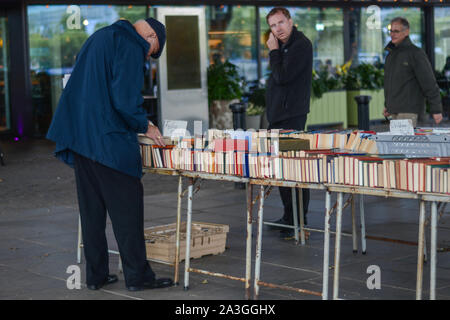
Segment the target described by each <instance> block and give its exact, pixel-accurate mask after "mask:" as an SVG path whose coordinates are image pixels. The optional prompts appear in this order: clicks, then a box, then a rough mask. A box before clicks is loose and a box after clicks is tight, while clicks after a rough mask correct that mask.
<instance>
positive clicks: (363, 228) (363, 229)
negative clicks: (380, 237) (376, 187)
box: [359, 194, 366, 254]
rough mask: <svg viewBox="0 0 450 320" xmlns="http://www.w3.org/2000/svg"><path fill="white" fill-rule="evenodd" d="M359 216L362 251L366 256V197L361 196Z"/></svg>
mask: <svg viewBox="0 0 450 320" xmlns="http://www.w3.org/2000/svg"><path fill="white" fill-rule="evenodd" d="M359 214H360V219H361V251H362V254H366V220H365V217H364V195H362V194H360V195H359Z"/></svg>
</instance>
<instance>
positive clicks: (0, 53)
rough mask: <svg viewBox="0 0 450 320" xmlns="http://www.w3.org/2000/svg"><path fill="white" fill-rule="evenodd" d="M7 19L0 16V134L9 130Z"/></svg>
mask: <svg viewBox="0 0 450 320" xmlns="http://www.w3.org/2000/svg"><path fill="white" fill-rule="evenodd" d="M7 22H8V21H7V18H6V17H1V16H0V132H2V131H6V130H9V129H10V128H11V122H10V104H9V81H8V80H9V79H8V69H9V54H8V51H9V50H8V47H9V41H8V30H7V25H8V23H7Z"/></svg>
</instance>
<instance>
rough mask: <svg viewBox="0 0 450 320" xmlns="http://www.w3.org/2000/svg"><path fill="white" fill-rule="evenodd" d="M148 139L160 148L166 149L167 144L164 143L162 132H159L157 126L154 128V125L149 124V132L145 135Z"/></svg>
mask: <svg viewBox="0 0 450 320" xmlns="http://www.w3.org/2000/svg"><path fill="white" fill-rule="evenodd" d="M145 135H146V136H147V137H149V138H150V139H152V140H153V141H155V143H156V144H157V145H159V146H163V147H165V146H166V144H165V143H164V140H163V137H162V134H161V132H160V131H159V129H158V127H157V126H154V125H152V124H150V123H149V124H148V129H147V132H146V133H145Z"/></svg>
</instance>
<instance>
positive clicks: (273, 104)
mask: <svg viewBox="0 0 450 320" xmlns="http://www.w3.org/2000/svg"><path fill="white" fill-rule="evenodd" d="M278 43H279V45H280V48H279V49H277V50H272V51H270V53H269V57H270V68H271V70H272V73H271V75H270V77H269V81H268V83H267V93H266V112H267V120H268V121H269V123H270V124H274V123H277V122H280V121H283V120H286V119H290V118H294V117H299V116H303V115H306V114H307V113H308V112H309V99H310V96H311V79H312V62H313V54H312V44H311V41H310V40H309V39H308V38H307V37H306V36H305V35H304V34H303V33H302V32H300V31H298V30H297V28H296V27H295V26H294V27H293V30H292V33H291V36H290V37H289V40H288V41H287V42H286V44H284V45H282V43H281V42H280V41H278Z"/></svg>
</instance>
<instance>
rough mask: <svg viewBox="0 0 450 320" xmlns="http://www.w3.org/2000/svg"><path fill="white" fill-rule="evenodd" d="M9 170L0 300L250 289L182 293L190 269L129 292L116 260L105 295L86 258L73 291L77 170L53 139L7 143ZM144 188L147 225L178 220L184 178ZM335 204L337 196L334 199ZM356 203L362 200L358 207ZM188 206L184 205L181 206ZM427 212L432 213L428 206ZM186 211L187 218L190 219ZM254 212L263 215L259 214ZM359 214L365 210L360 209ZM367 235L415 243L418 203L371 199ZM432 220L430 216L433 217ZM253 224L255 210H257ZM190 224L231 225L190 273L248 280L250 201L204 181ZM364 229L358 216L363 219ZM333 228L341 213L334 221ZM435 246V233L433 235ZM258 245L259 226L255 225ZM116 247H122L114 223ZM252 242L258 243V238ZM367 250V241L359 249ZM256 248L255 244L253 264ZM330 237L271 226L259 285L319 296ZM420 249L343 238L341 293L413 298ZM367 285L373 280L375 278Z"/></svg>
mask: <svg viewBox="0 0 450 320" xmlns="http://www.w3.org/2000/svg"><path fill="white" fill-rule="evenodd" d="M0 144H1V146H2V149H3V151H4V152H5V162H6V166H4V167H2V166H0V299H6V300H11V299H51V300H53V299H55V300H56V299H58V300H59V299H70V300H72V299H73V300H77V299H88V300H103V299H107V300H110V299H111V300H113V299H114V300H116V299H117V300H128V299H149V300H159V299H161V300H196V301H201V300H222V301H226V300H240V299H244V297H245V296H244V284H243V283H242V282H239V281H233V280H227V279H222V278H217V277H212V276H208V275H204V274H199V273H191V274H190V289H189V290H188V291H184V290H183V281H184V263H182V264H181V267H180V285H179V286H176V287H170V288H165V289H158V290H148V291H142V292H135V293H133V292H129V291H127V290H126V288H125V284H124V281H123V275H122V274H121V273H119V271H118V256H117V255H114V254H111V255H110V270H111V273H116V274H118V275H119V279H120V281H119V282H118V283H115V284H113V285H110V286H106V287H104V289H101V290H99V291H90V290H88V289H87V288H86V286H85V284H84V279H85V277H84V260H83V261H82V263H81V264H80V265H79V266H80V268H81V279H82V287H81V289H79V290H78V289H72V290H69V289H68V288H67V285H66V280H67V278H68V277H69V276H70V274H69V273H66V270H67V268H68V267H69V266H71V265H76V243H77V226H78V205H77V198H76V193H75V181H74V174H73V170H72V169H70V168H69V167H67V166H66V165H64V164H63V163H61V162H59V161H58V160H56V159H55V158H54V157H53V155H52V151H53V147H54V146H53V144H52V143H51V142H49V141H46V140H42V139H41V140H38V139H28V140H22V141H18V142H14V141H11V140H1V141H0ZM142 181H143V184H144V189H145V226H146V227H150V226H156V225H162V224H168V223H173V222H175V217H176V198H177V193H176V192H177V178H176V177H168V176H159V175H150V174H147V175H145V176H144V177H143V180H142ZM324 198H325V195H324V193H323V192H321V191H320V192H319V191H312V192H311V202H310V212H309V214H308V221H309V226H310V227H313V228H317V229H323V222H324ZM332 200H333V203H334V201H335V196H333V198H332ZM356 203H358V201H356ZM183 208H186V201H185V200H184V201H183ZM428 209H429V208H428ZM185 212H186V211H185V210H183V220H185V218H186V216H185ZM255 212H256V211H255ZM281 212H282V206H281V201H280V199H279V195H278V190H274V191H273V192H272V193H271V195H270V196H269V198H268V199H267V200H266V202H265V211H264V216H265V220H275V219H278V218H279V217H280V216H281ZM356 212H358V205H357V206H356ZM365 212H366V226H367V234H368V235H369V236H377V237H390V238H395V239H401V240H404V241H409V242H417V236H418V212H419V211H418V202H417V201H413V200H402V199H384V198H378V197H369V196H367V197H365ZM427 212H428V214H429V212H430V210H428V211H427ZM449 212H450V208H447V209H446V212H445V213H444V214H443V215H442V217H441V219H440V221H439V229H438V247H439V248H446V247H449V246H450V227H449V226H450V215H449V214H448V213H449ZM255 218H256V213H255ZM193 221H202V222H213V223H221V224H228V225H229V226H230V231H229V233H228V236H227V249H226V250H225V252H224V253H222V254H219V255H211V256H205V257H202V258H199V259H192V260H191V267H193V268H198V269H205V270H209V271H214V272H219V273H225V274H229V275H233V276H236V277H243V276H244V271H245V237H246V203H245V190H239V189H236V188H235V186H234V184H233V183H229V182H217V181H204V183H202V186H201V189H200V191H199V192H198V193H196V194H195V196H194V204H193ZM358 226H359V218H358ZM331 229H332V230H334V229H335V217H334V216H333V217H332V219H331ZM426 230H427V231H426V236H427V245H428V248H429V233H430V232H429V228H428V227H427V229H426ZM253 231H254V233H253V234H254V240H256V239H255V237H256V223H255V224H254V227H253ZM343 231H344V232H351V214H350V210H349V209H347V210H345V211H344V217H343ZM107 235H108V241H109V246H110V248H111V249H113V250H117V245H116V242H115V240H114V235H113V232H112V228H111V225H110V223H108V226H107ZM254 243H255V241H254ZM358 245H359V248H360V242H359V243H358ZM254 252H255V245H253V264H254ZM437 261H438V263H437V285H436V287H437V290H436V295H437V298H438V299H443V300H449V299H450V253H449V252H448V251H445V250H442V251H439V252H438V253H437ZM333 262H334V236H331V250H330V266H331V270H330V279H329V280H330V281H329V287H330V291H329V296H330V297H331V295H332V284H333V267H332V265H333ZM322 265H323V233H320V232H313V233H312V234H311V237H310V239H309V241H308V242H307V244H306V245H305V246H301V245H296V244H295V243H294V241H293V240H284V239H281V238H280V237H279V232H278V231H272V230H269V229H268V228H267V227H264V232H263V251H262V265H261V280H262V281H265V282H272V283H276V284H281V285H287V286H293V287H298V288H301V289H307V290H312V291H317V292H321V291H322V271H323V270H322ZM372 265H376V266H378V267H379V268H380V276H381V278H380V280H381V282H380V284H381V288H380V289H372V290H370V289H368V286H367V280H368V278H369V277H370V276H371V274H370V273H368V272H367V269H368V267H369V266H372ZM151 266H152V268H153V269H154V270H155V272H156V274H157V276H160V277H173V272H174V269H173V267H172V266H170V265H165V264H160V263H155V262H151ZM416 267H417V246H414V245H406V244H402V243H393V242H383V241H378V240H372V239H368V240H367V254H366V255H362V254H361V251H360V250H359V251H358V253H353V252H352V240H351V238H349V237H343V238H342V251H341V264H340V270H341V278H340V290H339V297H340V298H342V299H361V300H371V299H389V300H412V299H415V287H416ZM429 272H430V270H429V264H425V266H424V281H423V286H424V293H423V298H424V299H427V298H428V296H429ZM369 282H370V281H369ZM259 298H260V299H267V300H294V299H307V300H319V299H320V297H317V296H313V295H308V294H304V293H296V292H292V291H285V290H280V289H273V288H268V287H261V289H260V297H259Z"/></svg>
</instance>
